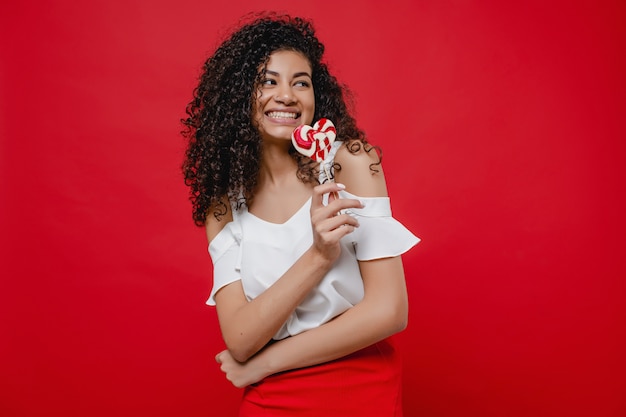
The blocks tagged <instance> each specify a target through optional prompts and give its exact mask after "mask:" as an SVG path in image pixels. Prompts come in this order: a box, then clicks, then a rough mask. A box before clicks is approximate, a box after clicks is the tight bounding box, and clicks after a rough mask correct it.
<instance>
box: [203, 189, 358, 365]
mask: <svg viewBox="0 0 626 417" xmlns="http://www.w3.org/2000/svg"><path fill="white" fill-rule="evenodd" d="M340 189H341V187H340V186H339V185H337V184H325V185H321V186H318V187H315V189H314V191H313V196H312V202H311V223H312V226H313V244H312V246H311V247H310V248H309V249H308V250H307V251H306V252H305V253H304V254H303V255H302V256H301V257H300V259H298V261H297V262H296V263H295V264H294V265H293V266H292V267H291V268H290V269H289V270H288V271H287V272H286V273H285V274H284V275H283V276H282V277H280V278H279V279H278V280H277V281H276V283H274V285H272V286H271V287H270V288H268V289H267V290H266V291H265V292H263V294H261V295H260V296H258V297H256V298H255V299H254V300H252V301H248V300H247V299H246V297H245V294H244V291H243V287H242V284H241V281H236V282H233V283H231V284H229V285H226V286H224V287H223V288H221V289H220V290H219V291H218V292H217V294H216V295H215V302H216V307H217V314H218V319H219V323H220V328H221V330H222V336H223V338H224V341H225V343H226V346H227V347H228V350H229V351H230V353H231V355H232V356H233V357H234V358H235V359H236V360H238V361H240V362H243V361H246V360H248V359H249V358H250V357H251V356H252V355H254V354H255V353H257V352H258V351H259V350H260V349H261V348H263V346H265V345H266V344H267V342H268V341H269V340H270V339H271V338H272V336H273V335H274V334H276V332H277V331H278V330H279V329H280V327H281V326H282V325H283V324H284V323H285V321H286V320H287V319H288V317H289V315H290V314H291V313H292V312H293V310H295V308H296V307H297V306H298V305H299V304H300V303H301V302H302V300H303V299H304V298H305V297H306V295H307V294H308V293H309V291H310V290H311V289H312V288H313V287H314V286H315V285H317V284H318V283H319V281H320V280H321V279H322V278H323V277H324V275H325V274H326V272H327V271H328V270H329V268H330V267H331V266H332V263H333V262H334V261H335V259H337V257H338V256H339V254H340V251H341V249H340V246H339V240H340V239H341V238H342V237H343V236H345V235H346V234H348V233H350V232H351V231H352V230H354V227H357V226H358V222H357V221H356V219H354V218H352V217H351V216H348V215H341V216H335V215H334V213H337V212H338V211H339V210H342V209H345V208H356V207H360V204H361V203H360V202H359V201H358V200H348V199H341V200H334V201H331V202H330V203H329V204H328V206H324V205H323V204H322V196H323V194H325V193H329V192H333V191H339V190H340ZM231 215H232V213H231ZM231 218H232V217H231ZM215 221H216V220H214V219H210V222H209V220H207V237H208V239H209V241H211V240H212V239H213V238H214V237H215V236H216V234H217V233H219V231H220V230H221V228H223V225H222V226H221V228H220V227H219V226H216V225H215V224H213V223H214V222H215ZM346 225H347V226H346Z"/></svg>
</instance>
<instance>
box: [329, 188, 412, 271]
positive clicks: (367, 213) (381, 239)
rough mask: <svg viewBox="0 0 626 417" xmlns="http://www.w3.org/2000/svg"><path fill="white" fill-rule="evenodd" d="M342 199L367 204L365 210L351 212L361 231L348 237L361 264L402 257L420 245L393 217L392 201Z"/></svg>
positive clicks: (341, 194) (345, 195)
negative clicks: (374, 260)
mask: <svg viewBox="0 0 626 417" xmlns="http://www.w3.org/2000/svg"><path fill="white" fill-rule="evenodd" d="M339 195H340V197H341V198H355V199H358V200H361V201H363V203H365V207H363V208H362V209H350V211H349V213H350V214H351V215H352V216H354V217H356V218H357V219H358V221H359V227H357V228H356V229H355V230H354V232H352V233H350V234H349V235H348V237H349V238H350V239H351V240H352V244H353V246H354V249H355V251H356V258H357V259H358V260H359V261H369V260H372V259H381V258H389V257H393V256H398V255H402V254H403V253H405V252H407V251H408V250H409V249H411V248H412V247H413V246H415V245H416V244H417V243H419V241H420V239H419V238H418V237H417V236H415V235H414V234H413V233H411V232H410V231H409V230H408V229H407V228H406V227H404V225H403V224H402V223H400V222H399V221H397V220H396V219H394V218H393V217H392V215H391V204H390V202H389V197H359V196H355V195H352V194H350V193H348V192H346V191H340V192H339Z"/></svg>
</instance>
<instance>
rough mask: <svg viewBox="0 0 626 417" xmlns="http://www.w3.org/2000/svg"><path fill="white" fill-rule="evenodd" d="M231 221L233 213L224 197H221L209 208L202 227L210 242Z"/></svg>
mask: <svg viewBox="0 0 626 417" xmlns="http://www.w3.org/2000/svg"><path fill="white" fill-rule="evenodd" d="M232 221H233V211H232V209H231V207H230V202H229V201H228V198H227V197H226V196H224V197H222V199H221V200H220V202H219V203H217V204H214V205H213V206H211V208H209V211H208V212H207V216H206V222H205V223H204V227H205V229H206V237H207V239H208V241H209V242H211V241H212V240H213V239H214V238H215V236H217V235H218V234H219V232H221V231H222V229H224V226H226V225H227V224H228V223H230V222H232Z"/></svg>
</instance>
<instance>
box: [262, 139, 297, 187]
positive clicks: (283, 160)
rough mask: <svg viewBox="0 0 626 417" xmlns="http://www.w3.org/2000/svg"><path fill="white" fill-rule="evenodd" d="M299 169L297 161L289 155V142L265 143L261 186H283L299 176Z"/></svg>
mask: <svg viewBox="0 0 626 417" xmlns="http://www.w3.org/2000/svg"><path fill="white" fill-rule="evenodd" d="M297 170H298V164H297V162H296V161H295V160H294V159H293V158H292V157H291V155H289V144H287V146H285V144H280V145H274V144H269V143H265V144H264V147H263V157H262V160H261V169H260V171H259V185H260V186H269V187H272V186H283V185H285V184H286V183H288V182H290V181H292V180H293V179H296V178H297V177H296V175H295V174H296V171H297Z"/></svg>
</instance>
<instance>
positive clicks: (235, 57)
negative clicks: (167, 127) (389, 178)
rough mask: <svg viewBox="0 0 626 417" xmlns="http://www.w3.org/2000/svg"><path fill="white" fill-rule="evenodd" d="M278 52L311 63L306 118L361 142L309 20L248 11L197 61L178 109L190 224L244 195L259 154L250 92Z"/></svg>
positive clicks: (304, 173) (307, 178)
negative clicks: (196, 75)
mask: <svg viewBox="0 0 626 417" xmlns="http://www.w3.org/2000/svg"><path fill="white" fill-rule="evenodd" d="M280 50H291V51H296V52H299V53H301V54H303V55H304V56H305V57H306V58H307V59H308V60H309V62H310V64H311V67H312V78H313V80H312V82H313V86H314V95H315V114H314V116H313V118H314V120H318V119H320V118H321V117H326V118H329V119H330V120H332V121H333V122H334V123H335V126H336V128H337V136H338V138H342V140H344V141H348V142H350V141H353V140H357V141H358V142H360V143H364V144H365V143H367V142H366V141H365V135H364V133H363V131H361V130H360V129H359V128H358V127H357V125H356V121H355V119H354V118H353V117H352V115H351V114H350V110H349V108H348V104H350V107H352V106H351V105H352V100H351V98H352V97H351V95H350V92H349V90H348V89H347V88H346V87H345V86H343V85H340V84H339V82H338V81H337V79H336V78H335V77H334V76H332V75H331V74H330V73H329V71H328V68H327V65H326V63H324V62H323V61H322V56H323V54H324V45H323V44H322V43H321V42H320V41H319V40H318V39H317V37H316V36H315V29H314V28H313V25H312V23H311V22H310V21H307V20H305V19H302V18H299V17H290V16H286V15H276V14H273V13H263V14H256V15H249V16H247V17H246V18H244V20H243V24H240V27H239V28H238V29H237V30H236V31H235V32H234V33H232V34H231V35H230V37H229V38H228V39H226V40H225V41H224V42H223V43H222V44H221V45H220V46H219V47H218V48H217V49H216V50H215V52H214V53H213V55H212V56H211V57H209V58H208V59H207V60H206V62H205V63H204V65H203V68H202V73H201V75H200V80H199V84H198V86H197V87H196V88H195V89H194V92H193V100H192V101H191V102H190V103H189V104H188V105H187V107H186V113H187V118H185V119H182V120H181V122H182V123H183V125H184V130H183V132H182V134H183V136H184V137H185V138H186V139H187V149H186V153H185V160H184V162H183V166H182V168H183V173H184V178H185V184H186V185H187V186H189V187H190V200H191V202H192V205H193V220H194V222H195V223H196V225H198V226H202V225H203V224H204V223H205V222H206V218H207V215H208V213H209V211H210V210H212V211H213V215H214V216H215V217H216V218H217V219H218V220H219V219H220V217H221V216H222V215H224V214H226V212H227V210H228V208H227V206H226V204H225V203H224V202H223V199H224V197H225V196H227V198H228V200H229V201H230V202H231V203H236V204H237V207H239V206H240V205H241V204H245V203H246V202H247V203H248V204H249V203H250V202H251V200H252V197H253V190H254V188H255V186H256V184H257V179H258V174H259V167H260V161H261V152H262V149H261V136H260V134H259V132H258V130H257V129H256V127H255V126H254V124H253V121H252V119H253V112H254V110H253V106H254V101H255V100H254V97H256V94H255V93H256V89H257V88H259V85H260V81H261V76H262V72H263V68H264V66H265V65H267V62H268V61H269V58H270V55H271V54H272V53H273V52H275V51H280ZM259 68H261V71H259ZM348 142H346V144H347V143H348ZM349 148H350V147H349ZM290 153H291V155H292V157H293V158H294V159H295V160H296V162H297V165H298V170H297V175H298V178H299V179H300V180H301V181H303V182H305V183H309V182H310V183H314V182H317V181H318V180H317V168H316V166H315V164H314V163H312V161H311V160H310V159H309V158H305V157H303V156H302V155H300V154H299V153H297V152H296V151H295V149H293V148H292V149H291V151H290Z"/></svg>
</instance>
